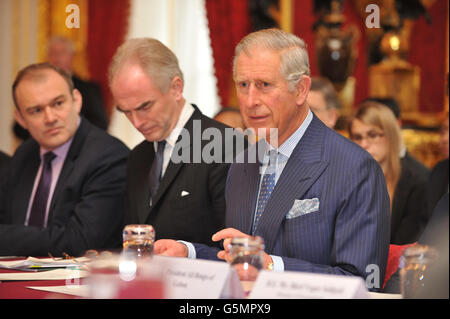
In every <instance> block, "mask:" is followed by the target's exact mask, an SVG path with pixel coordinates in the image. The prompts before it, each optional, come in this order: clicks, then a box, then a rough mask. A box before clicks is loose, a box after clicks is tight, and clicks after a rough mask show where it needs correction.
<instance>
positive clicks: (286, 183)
mask: <svg viewBox="0 0 450 319" xmlns="http://www.w3.org/2000/svg"><path fill="white" fill-rule="evenodd" d="M325 130H326V128H325V126H324V125H323V124H322V123H320V122H319V121H318V120H317V118H316V117H315V116H314V117H313V120H312V121H311V123H310V125H309V127H308V129H307V130H306V132H305V134H304V135H303V137H302V139H301V140H300V142H299V143H298V144H297V146H296V147H295V149H294V151H293V152H292V154H291V156H290V158H289V160H288V162H287V164H286V166H285V168H284V170H283V173H282V174H281V176H280V177H279V179H278V182H277V184H276V185H275V188H274V190H273V191H272V195H271V196H270V199H269V201H268V203H267V206H266V208H265V210H264V212H263V214H262V216H261V219H260V221H259V223H258V228H257V230H256V235H260V236H262V237H263V238H264V242H265V245H266V249H267V251H271V250H272V249H273V247H274V245H275V241H276V236H277V234H278V229H279V227H280V226H281V224H282V222H283V220H284V219H285V217H286V214H287V213H288V212H289V210H290V208H291V207H292V205H293V204H294V200H295V199H302V197H303V196H304V195H305V193H306V192H307V191H308V190H309V188H310V187H311V185H312V184H313V183H314V182H315V181H316V180H317V179H318V178H319V177H320V176H321V174H322V173H323V172H324V170H325V169H326V167H327V166H328V163H327V162H326V161H323V160H322V145H323V139H324V135H325V132H326V131H325Z"/></svg>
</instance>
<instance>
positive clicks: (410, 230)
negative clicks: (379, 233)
mask: <svg viewBox="0 0 450 319" xmlns="http://www.w3.org/2000/svg"><path fill="white" fill-rule="evenodd" d="M349 136H350V138H351V139H352V140H353V141H354V142H355V143H357V144H358V145H360V146H361V147H363V148H364V149H365V150H367V151H368V152H369V153H370V154H371V155H372V156H373V157H374V158H375V159H376V160H377V161H378V163H380V165H381V168H382V169H383V173H384V176H385V179H386V184H387V187H388V191H389V197H390V200H391V240H390V242H391V244H395V245H404V244H410V243H414V242H416V241H417V240H418V238H419V236H420V234H421V233H422V231H423V229H424V227H425V225H426V222H427V214H426V211H427V198H426V191H427V189H426V187H427V179H428V172H423V170H422V167H421V166H420V165H418V164H417V163H415V162H414V161H410V160H406V159H401V150H402V149H404V146H403V139H402V135H401V131H400V127H399V125H398V122H397V119H396V118H395V116H394V113H393V112H392V111H391V110H390V109H389V108H388V107H387V106H385V105H383V104H380V103H377V102H371V101H367V102H363V103H362V104H361V105H359V107H358V109H357V111H356V114H355V116H354V118H353V119H352V120H351V122H350V125H349ZM411 163H412V164H411Z"/></svg>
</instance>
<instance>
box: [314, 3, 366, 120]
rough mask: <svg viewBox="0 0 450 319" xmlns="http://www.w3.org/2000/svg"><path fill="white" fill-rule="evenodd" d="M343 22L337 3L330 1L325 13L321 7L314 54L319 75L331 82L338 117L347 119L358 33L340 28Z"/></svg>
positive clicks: (350, 110)
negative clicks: (336, 103) (338, 106)
mask: <svg viewBox="0 0 450 319" xmlns="http://www.w3.org/2000/svg"><path fill="white" fill-rule="evenodd" d="M344 22H345V17H344V15H343V14H342V3H341V1H338V0H332V1H331V5H330V8H329V10H328V9H327V8H326V7H323V8H321V10H320V12H319V19H318V21H317V22H316V27H315V33H316V55H317V62H318V68H319V73H320V75H321V76H323V77H326V78H328V79H329V80H330V81H331V82H332V83H333V85H334V87H335V89H336V92H337V94H338V96H339V99H340V101H341V103H342V107H341V110H340V114H341V116H349V115H351V113H352V108H353V104H354V98H355V78H354V76H353V71H354V68H355V64H356V58H357V55H358V53H357V48H356V43H357V41H358V39H359V37H360V32H359V30H358V29H357V27H356V26H354V25H349V26H347V27H346V28H345V29H343V28H342V24H343V23H344Z"/></svg>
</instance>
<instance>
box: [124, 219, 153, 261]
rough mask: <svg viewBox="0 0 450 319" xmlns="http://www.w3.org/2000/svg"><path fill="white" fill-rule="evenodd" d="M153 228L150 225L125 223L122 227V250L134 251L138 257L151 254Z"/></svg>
mask: <svg viewBox="0 0 450 319" xmlns="http://www.w3.org/2000/svg"><path fill="white" fill-rule="evenodd" d="M154 242H155V229H154V228H153V226H152V225H137V224H134V225H126V226H125V228H124V229H123V250H124V251H127V252H134V253H135V255H136V257H138V258H146V257H151V256H152V255H153V243H154Z"/></svg>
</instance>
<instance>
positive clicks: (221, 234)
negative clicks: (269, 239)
mask: <svg viewBox="0 0 450 319" xmlns="http://www.w3.org/2000/svg"><path fill="white" fill-rule="evenodd" d="M233 237H244V238H247V237H251V236H250V235H247V234H244V233H243V232H240V231H239V230H237V229H234V228H225V229H222V230H221V231H218V232H217V233H215V234H214V235H213V236H212V240H213V241H219V240H222V239H223V247H224V250H221V251H219V252H218V253H217V257H218V258H220V259H223V260H225V261H227V262H230V256H229V250H230V247H229V246H230V243H231V239H233ZM263 259H264V260H263V267H264V268H265V269H267V268H268V266H269V264H270V263H272V257H270V256H269V255H268V254H266V253H265V252H263Z"/></svg>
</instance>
